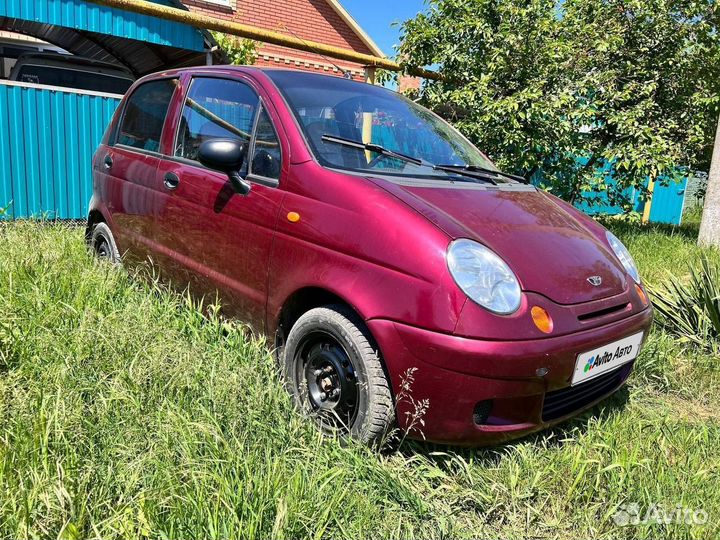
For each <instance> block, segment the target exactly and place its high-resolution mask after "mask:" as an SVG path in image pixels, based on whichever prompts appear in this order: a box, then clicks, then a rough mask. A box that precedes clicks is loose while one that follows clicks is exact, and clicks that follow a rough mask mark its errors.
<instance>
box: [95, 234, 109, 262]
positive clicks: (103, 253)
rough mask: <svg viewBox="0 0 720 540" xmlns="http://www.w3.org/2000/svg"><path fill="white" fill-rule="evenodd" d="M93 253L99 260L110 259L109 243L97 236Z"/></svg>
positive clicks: (102, 237)
mask: <svg viewBox="0 0 720 540" xmlns="http://www.w3.org/2000/svg"><path fill="white" fill-rule="evenodd" d="M95 252H96V253H97V255H98V257H100V258H101V259H109V258H110V242H108V239H107V238H105V237H104V236H102V235H101V236H99V237H98V239H97V240H96V241H95Z"/></svg>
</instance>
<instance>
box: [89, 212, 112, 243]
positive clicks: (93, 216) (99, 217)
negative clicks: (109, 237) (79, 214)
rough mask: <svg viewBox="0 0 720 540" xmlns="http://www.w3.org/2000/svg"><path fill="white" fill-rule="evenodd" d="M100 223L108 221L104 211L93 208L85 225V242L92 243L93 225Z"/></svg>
mask: <svg viewBox="0 0 720 540" xmlns="http://www.w3.org/2000/svg"><path fill="white" fill-rule="evenodd" d="M98 223H107V220H106V219H105V216H104V215H103V213H102V212H101V211H100V210H98V209H97V208H93V209H91V210H90V212H88V217H87V224H86V225H85V242H86V243H88V244H89V243H90V237H91V236H92V231H93V227H95V225H97V224H98Z"/></svg>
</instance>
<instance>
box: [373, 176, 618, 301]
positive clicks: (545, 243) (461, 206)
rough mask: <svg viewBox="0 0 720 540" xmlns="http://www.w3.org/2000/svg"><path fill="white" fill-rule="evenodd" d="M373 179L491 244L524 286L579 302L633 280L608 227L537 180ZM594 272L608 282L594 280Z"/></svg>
mask: <svg viewBox="0 0 720 540" xmlns="http://www.w3.org/2000/svg"><path fill="white" fill-rule="evenodd" d="M369 180H371V181H372V182H374V183H375V184H376V185H378V186H380V187H382V188H383V189H385V190H387V191H388V192H390V193H392V194H393V195H395V196H396V197H397V198H398V199H400V200H402V201H403V202H405V203H406V204H408V205H409V206H411V207H412V208H414V209H415V210H416V211H418V212H419V213H421V214H422V215H423V216H425V217H426V218H427V219H429V220H430V221H431V222H433V223H435V224H436V225H437V226H438V227H440V228H441V229H442V230H443V231H445V232H446V233H447V234H448V235H449V236H450V237H451V238H453V239H455V238H471V239H473V240H476V241H478V242H481V243H483V244H485V245H486V246H488V247H489V248H490V249H492V250H493V251H494V252H495V253H497V254H498V255H499V256H500V257H502V258H503V259H504V260H505V262H507V264H508V265H509V266H510V267H511V268H512V269H513V271H514V272H515V274H516V275H517V277H518V279H519V280H520V284H521V286H522V288H523V290H526V291H532V292H536V293H539V294H542V295H544V296H546V297H548V298H549V299H551V300H553V301H554V302H557V303H559V304H577V303H581V302H587V301H591V300H598V299H601V298H606V297H609V296H614V295H617V294H621V293H622V292H623V291H624V290H625V288H626V286H627V281H626V277H625V275H626V274H625V271H624V269H623V267H622V265H621V264H620V262H619V261H618V260H617V257H615V255H614V253H613V252H612V250H611V248H610V247H609V246H608V245H607V244H606V242H605V239H604V238H603V236H604V235H603V234H602V229H601V228H600V226H599V225H597V224H596V223H594V222H592V220H589V218H587V217H585V216H583V215H582V214H580V213H579V212H577V211H575V210H574V209H572V208H571V207H569V206H566V205H565V204H564V203H562V202H560V201H559V199H556V198H554V197H552V196H551V195H549V194H547V193H545V192H542V191H538V190H536V189H535V188H533V187H532V186H526V185H523V184H505V185H503V184H501V185H499V186H489V185H488V186H485V185H478V184H462V185H461V184H458V183H453V184H451V183H448V184H447V187H445V186H444V185H443V184H440V185H439V186H438V184H439V183H438V182H420V181H418V182H417V183H416V182H407V183H403V184H401V183H398V182H396V181H389V180H384V179H380V178H369ZM591 276H600V278H601V279H602V283H601V284H599V285H593V284H592V283H590V280H589V278H591ZM593 281H596V280H593Z"/></svg>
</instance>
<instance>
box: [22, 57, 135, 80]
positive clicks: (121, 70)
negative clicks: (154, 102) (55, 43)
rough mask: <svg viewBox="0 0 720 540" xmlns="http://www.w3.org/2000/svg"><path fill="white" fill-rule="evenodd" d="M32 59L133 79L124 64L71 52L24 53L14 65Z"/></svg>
mask: <svg viewBox="0 0 720 540" xmlns="http://www.w3.org/2000/svg"><path fill="white" fill-rule="evenodd" d="M34 61H38V62H42V64H41V65H45V66H61V67H64V66H78V67H85V68H95V69H102V70H106V71H113V72H115V73H116V74H118V75H120V74H122V75H125V76H127V78H128V79H135V77H134V76H133V74H132V72H131V71H130V70H129V69H128V68H126V67H124V66H118V65H117V64H111V63H109V62H102V61H100V60H94V59H92V58H86V57H84V56H75V55H71V54H60V53H24V54H21V55H20V56H19V57H18V60H17V63H16V66H21V65H25V64H32V63H33V62H34Z"/></svg>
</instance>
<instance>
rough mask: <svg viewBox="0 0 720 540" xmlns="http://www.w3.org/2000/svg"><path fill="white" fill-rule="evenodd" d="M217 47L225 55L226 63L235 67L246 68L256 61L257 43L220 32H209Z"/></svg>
mask: <svg viewBox="0 0 720 540" xmlns="http://www.w3.org/2000/svg"><path fill="white" fill-rule="evenodd" d="M211 33H212V36H213V38H215V41H216V42H217V44H218V47H220V49H221V50H222V51H223V52H224V53H225V55H226V56H227V58H228V61H229V62H230V63H231V64H234V65H236V66H247V65H252V64H254V63H255V60H256V59H257V43H255V42H254V41H253V40H251V39H242V38H239V37H235V36H229V35H227V34H223V33H222V32H211Z"/></svg>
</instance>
